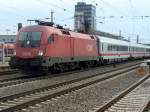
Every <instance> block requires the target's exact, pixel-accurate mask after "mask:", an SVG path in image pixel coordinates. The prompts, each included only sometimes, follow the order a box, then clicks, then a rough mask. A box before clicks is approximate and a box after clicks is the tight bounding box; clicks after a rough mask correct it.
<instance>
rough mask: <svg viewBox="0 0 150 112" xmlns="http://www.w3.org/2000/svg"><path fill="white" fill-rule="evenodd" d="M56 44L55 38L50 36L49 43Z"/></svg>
mask: <svg viewBox="0 0 150 112" xmlns="http://www.w3.org/2000/svg"><path fill="white" fill-rule="evenodd" d="M53 42H54V37H53V36H49V37H48V43H49V44H51V43H53Z"/></svg>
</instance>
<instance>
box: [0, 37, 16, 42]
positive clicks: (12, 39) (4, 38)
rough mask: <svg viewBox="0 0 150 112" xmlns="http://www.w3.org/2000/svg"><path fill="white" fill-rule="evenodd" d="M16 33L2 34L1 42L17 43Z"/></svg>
mask: <svg viewBox="0 0 150 112" xmlns="http://www.w3.org/2000/svg"><path fill="white" fill-rule="evenodd" d="M15 41H16V35H0V42H4V43H15Z"/></svg>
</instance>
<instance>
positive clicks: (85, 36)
mask: <svg viewBox="0 0 150 112" xmlns="http://www.w3.org/2000/svg"><path fill="white" fill-rule="evenodd" d="M20 31H47V32H52V33H53V34H58V35H63V32H62V31H66V32H69V35H68V36H71V37H75V38H83V39H91V36H90V35H88V34H83V33H77V32H73V31H67V30H64V29H58V28H55V27H50V26H43V25H32V26H26V27H23V28H22V29H21V30H20ZM92 38H93V39H96V38H95V37H94V36H93V37H92Z"/></svg>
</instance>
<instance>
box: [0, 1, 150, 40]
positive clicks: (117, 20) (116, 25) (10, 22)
mask: <svg viewBox="0 0 150 112" xmlns="http://www.w3.org/2000/svg"><path fill="white" fill-rule="evenodd" d="M78 1H84V2H87V3H91V4H93V5H96V4H98V5H97V6H96V7H97V29H98V30H102V31H106V32H110V33H114V34H119V31H120V30H121V31H122V35H123V36H125V37H130V38H131V39H132V40H135V38H136V35H137V34H139V35H140V41H141V42H145V43H150V38H149V36H150V17H149V16H150V14H149V12H150V0H0V5H1V7H0V34H6V29H10V30H11V31H9V34H15V33H16V29H17V27H16V26H17V23H18V22H22V23H23V25H24V26H25V25H29V22H27V19H42V20H45V19H44V18H47V17H50V11H51V9H53V10H54V12H55V13H54V22H55V23H59V24H61V25H65V24H66V25H67V27H69V28H71V29H73V26H74V25H73V24H74V19H73V16H74V5H75V4H76V3H77V2H78ZM32 24H33V23H32Z"/></svg>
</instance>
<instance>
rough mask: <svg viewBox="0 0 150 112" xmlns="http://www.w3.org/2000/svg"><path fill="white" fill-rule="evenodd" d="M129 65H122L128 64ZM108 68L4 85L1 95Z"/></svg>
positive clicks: (83, 75)
mask: <svg viewBox="0 0 150 112" xmlns="http://www.w3.org/2000/svg"><path fill="white" fill-rule="evenodd" d="M127 65H128V64H127ZM127 65H122V66H127ZM122 66H119V67H122ZM106 69H107V68H105V69H97V70H89V71H84V72H80V73H73V74H71V75H64V76H60V77H54V78H48V79H42V80H35V81H30V82H25V83H21V84H16V85H13V86H7V87H2V88H0V97H1V96H8V95H12V94H17V93H21V92H25V91H29V90H34V89H37V88H42V87H46V86H50V85H53V84H58V83H60V82H66V81H68V80H71V79H79V78H81V77H85V76H91V75H95V73H102V72H103V71H106ZM109 69H114V68H113V67H109Z"/></svg>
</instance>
